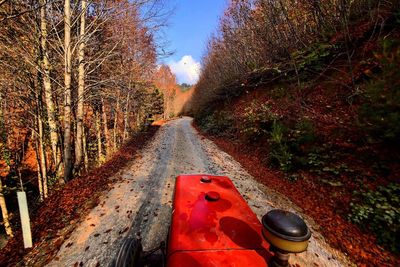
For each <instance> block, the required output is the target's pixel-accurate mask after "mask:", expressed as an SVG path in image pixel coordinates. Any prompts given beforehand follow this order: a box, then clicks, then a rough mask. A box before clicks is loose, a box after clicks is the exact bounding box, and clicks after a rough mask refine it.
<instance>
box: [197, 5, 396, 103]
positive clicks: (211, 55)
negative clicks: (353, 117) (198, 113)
mask: <svg viewBox="0 0 400 267" xmlns="http://www.w3.org/2000/svg"><path fill="white" fill-rule="evenodd" d="M396 5H397V6H398V3H397V1H380V0H374V1H366V0H357V1H347V0H327V1H317V0H316V1H295V0H277V1H275V0H274V1H272V0H234V1H230V4H229V6H228V8H227V9H226V11H225V13H224V16H223V17H222V18H221V21H220V25H219V29H218V31H217V32H216V33H215V34H214V35H213V36H212V37H211V38H210V39H209V42H208V45H207V49H206V53H205V56H204V57H203V59H202V66H203V67H202V73H201V75H200V79H199V81H198V83H197V85H196V87H195V92H194V98H193V99H194V101H193V102H192V103H190V106H191V107H192V109H193V110H200V109H201V108H202V107H203V106H206V104H205V103H207V102H209V101H212V100H214V99H217V98H219V97H224V96H225V95H227V94H231V93H235V92H233V91H234V90H233V89H234V88H232V87H236V86H237V85H240V84H242V83H243V84H245V83H246V79H247V78H248V77H249V76H250V75H251V74H252V73H253V74H254V73H262V72H269V73H270V74H271V73H272V74H274V73H275V74H279V73H288V72H291V73H292V75H293V76H294V77H296V79H297V82H298V84H299V85H300V77H299V72H300V71H302V67H304V66H302V65H301V63H304V62H299V61H300V60H299V58H300V57H301V56H302V55H303V54H302V53H303V52H304V51H309V53H308V56H309V58H306V59H305V60H303V61H307V60H313V58H312V56H313V54H312V52H313V50H314V51H316V50H318V49H320V50H322V52H321V51H319V52H321V53H319V54H322V55H323V54H324V53H325V50H326V49H328V47H329V42H328V40H327V39H328V38H332V37H335V34H336V35H337V36H336V37H335V38H336V39H337V40H339V41H340V45H342V46H343V47H344V50H345V51H346V54H347V60H348V69H349V73H350V76H351V77H352V67H351V57H352V50H353V49H354V47H352V45H351V42H352V40H351V38H350V35H349V28H348V24H349V19H350V18H351V17H354V16H366V17H367V18H369V19H371V20H376V21H378V20H379V19H380V18H379V16H378V15H377V13H376V12H374V11H376V10H377V9H379V8H383V7H386V8H395V6H396ZM317 41H319V42H322V43H327V46H321V47H317V48H315V47H313V46H312V44H315V43H316V42H317ZM324 49H325V50H324ZM314 54H315V53H314Z"/></svg>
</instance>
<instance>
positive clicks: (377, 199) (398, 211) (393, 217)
mask: <svg viewBox="0 0 400 267" xmlns="http://www.w3.org/2000/svg"><path fill="white" fill-rule="evenodd" d="M356 195H357V196H358V197H359V199H360V202H359V203H354V202H353V203H351V204H350V205H351V214H350V215H349V218H350V220H351V221H352V222H354V223H356V224H358V225H360V226H361V227H362V228H364V229H367V230H371V231H372V232H373V233H374V234H375V235H376V237H377V241H378V244H381V245H383V246H385V247H386V248H387V249H389V250H390V251H392V252H396V253H400V185H398V184H389V185H388V186H386V187H384V186H379V187H378V189H377V190H376V191H372V190H367V191H361V192H356Z"/></svg>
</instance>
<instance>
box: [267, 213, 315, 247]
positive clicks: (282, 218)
mask: <svg viewBox="0 0 400 267" xmlns="http://www.w3.org/2000/svg"><path fill="white" fill-rule="evenodd" d="M262 224H263V227H264V228H266V229H267V230H268V231H270V232H271V233H272V234H274V235H276V236H278V237H280V238H282V239H285V240H290V241H295V242H302V241H306V240H308V239H310V237H311V232H310V229H308V227H307V225H306V223H305V222H304V221H303V219H302V218H300V216H298V215H296V214H294V213H292V212H289V211H284V210H278V209H276V210H271V211H270V212H268V213H267V214H265V215H264V216H263V217H262Z"/></svg>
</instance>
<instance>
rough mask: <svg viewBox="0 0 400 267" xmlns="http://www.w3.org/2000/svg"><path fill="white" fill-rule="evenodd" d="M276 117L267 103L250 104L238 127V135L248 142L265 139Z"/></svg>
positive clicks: (254, 102)
mask: <svg viewBox="0 0 400 267" xmlns="http://www.w3.org/2000/svg"><path fill="white" fill-rule="evenodd" d="M277 119H278V115H277V114H275V113H273V112H272V111H271V108H270V105H269V104H267V103H257V102H256V101H253V102H251V104H250V106H249V107H247V108H246V109H245V113H244V114H243V117H242V124H241V125H240V133H241V134H243V135H244V137H245V139H246V140H247V141H250V142H254V141H257V140H258V139H260V138H262V137H267V136H268V134H269V132H270V131H271V129H272V125H273V123H274V121H275V120H277Z"/></svg>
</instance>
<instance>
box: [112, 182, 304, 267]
mask: <svg viewBox="0 0 400 267" xmlns="http://www.w3.org/2000/svg"><path fill="white" fill-rule="evenodd" d="M173 199H174V201H173V210H172V216H171V224H170V228H169V234H168V238H167V239H168V240H167V241H168V242H167V243H166V244H165V242H161V244H160V246H159V247H158V248H155V249H153V250H151V251H143V249H142V245H141V240H140V239H137V238H128V239H126V240H125V241H124V242H123V245H122V247H121V248H120V250H119V251H118V253H117V256H116V257H115V258H114V261H113V262H112V264H111V266H115V267H121V266H134V267H137V266H167V267H178V266H179V267H211V266H238V267H245V266H257V267H258V266H260V267H261V266H274V267H285V266H288V264H289V263H288V260H289V255H290V253H300V252H303V251H305V250H306V249H307V246H308V240H309V239H310V237H311V232H310V230H309V228H308V227H307V225H306V224H305V222H304V221H303V220H302V219H301V218H300V217H299V216H298V215H296V214H294V213H292V212H288V211H284V210H277V209H275V210H271V211H269V212H268V213H267V214H265V215H264V216H263V217H262V220H261V222H260V221H259V220H258V219H257V216H256V215H255V214H254V212H253V211H252V210H251V209H250V207H249V206H248V205H247V203H246V201H245V200H244V199H243V197H242V196H241V195H240V193H239V191H238V190H237V189H236V187H235V186H234V184H233V183H232V181H231V180H230V179H229V178H228V177H225V176H215V175H203V174H198V175H197V174H196V175H180V176H178V177H177V178H176V182H175V192H174V197H173ZM157 251H158V252H157ZM160 252H161V253H160ZM157 253H158V255H159V256H158V257H154V255H155V254H157ZM155 258H157V259H156V260H155Z"/></svg>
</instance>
